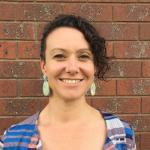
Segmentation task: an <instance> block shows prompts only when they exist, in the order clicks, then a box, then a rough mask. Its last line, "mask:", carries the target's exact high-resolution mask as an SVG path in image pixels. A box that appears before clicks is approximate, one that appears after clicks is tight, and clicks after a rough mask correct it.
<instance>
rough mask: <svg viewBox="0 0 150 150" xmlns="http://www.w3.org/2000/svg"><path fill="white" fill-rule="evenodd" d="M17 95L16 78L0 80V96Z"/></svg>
mask: <svg viewBox="0 0 150 150" xmlns="http://www.w3.org/2000/svg"><path fill="white" fill-rule="evenodd" d="M15 96H17V90H16V80H0V97H15Z"/></svg>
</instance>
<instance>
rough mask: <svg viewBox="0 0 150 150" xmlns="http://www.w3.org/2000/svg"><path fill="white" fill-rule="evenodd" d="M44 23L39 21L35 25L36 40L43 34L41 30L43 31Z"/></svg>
mask: <svg viewBox="0 0 150 150" xmlns="http://www.w3.org/2000/svg"><path fill="white" fill-rule="evenodd" d="M45 25H46V23H39V24H38V25H37V38H38V40H41V38H42V36H43V31H44V27H45Z"/></svg>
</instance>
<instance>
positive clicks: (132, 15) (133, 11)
mask: <svg viewBox="0 0 150 150" xmlns="http://www.w3.org/2000/svg"><path fill="white" fill-rule="evenodd" d="M113 11H114V12H113V17H114V20H115V21H150V14H149V11H150V5H149V4H145V5H136V4H132V5H122V4H119V5H114V7H113Z"/></svg>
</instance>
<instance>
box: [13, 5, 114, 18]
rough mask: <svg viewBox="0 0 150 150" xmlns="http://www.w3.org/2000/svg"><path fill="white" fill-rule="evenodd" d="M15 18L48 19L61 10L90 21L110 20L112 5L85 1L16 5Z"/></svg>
mask: <svg viewBox="0 0 150 150" xmlns="http://www.w3.org/2000/svg"><path fill="white" fill-rule="evenodd" d="M17 10H18V13H17V15H16V19H17V20H38V21H49V20H51V19H53V18H54V17H55V16H57V15H58V14H61V12H64V13H65V14H76V15H80V16H83V17H85V18H87V19H88V20H92V21H108V20H109V21H110V20H112V6H111V5H110V6H109V5H101V4H92V3H91V4H86V3H59V4H58V3H51V4H49V3H43V4H41V3H40V4H24V3H23V4H19V5H17Z"/></svg>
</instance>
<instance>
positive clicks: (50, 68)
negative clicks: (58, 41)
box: [47, 62, 64, 77]
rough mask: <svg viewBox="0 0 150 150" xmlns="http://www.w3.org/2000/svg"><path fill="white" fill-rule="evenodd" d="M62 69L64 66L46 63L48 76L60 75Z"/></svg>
mask: <svg viewBox="0 0 150 150" xmlns="http://www.w3.org/2000/svg"><path fill="white" fill-rule="evenodd" d="M63 68H64V65H63V64H61V63H60V64H56V63H53V62H49V63H47V73H48V76H49V77H50V76H54V75H55V76H57V75H59V74H60V73H61V71H62V70H63Z"/></svg>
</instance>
